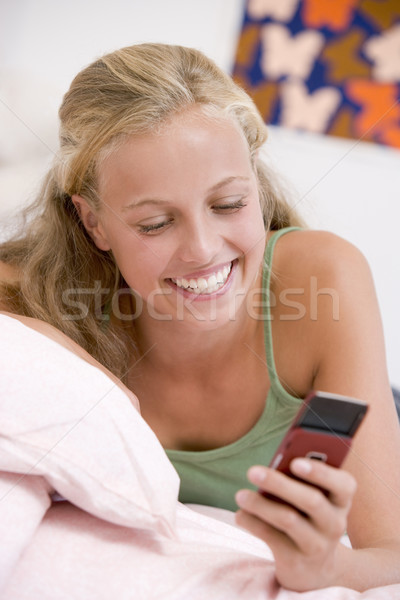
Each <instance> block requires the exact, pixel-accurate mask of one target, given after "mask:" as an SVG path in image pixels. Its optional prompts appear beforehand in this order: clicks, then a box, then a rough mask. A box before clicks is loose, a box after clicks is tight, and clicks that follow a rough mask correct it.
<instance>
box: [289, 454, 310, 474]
mask: <svg viewBox="0 0 400 600" xmlns="http://www.w3.org/2000/svg"><path fill="white" fill-rule="evenodd" d="M311 469H312V466H311V463H310V461H309V460H305V459H304V458H296V459H295V460H293V461H292V462H291V464H290V470H291V471H294V472H295V473H297V475H308V474H309V473H311Z"/></svg>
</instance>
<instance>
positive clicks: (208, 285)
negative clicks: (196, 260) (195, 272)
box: [167, 260, 237, 296]
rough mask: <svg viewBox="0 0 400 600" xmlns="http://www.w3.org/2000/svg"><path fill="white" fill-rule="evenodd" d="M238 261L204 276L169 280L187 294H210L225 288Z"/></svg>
mask: <svg viewBox="0 0 400 600" xmlns="http://www.w3.org/2000/svg"><path fill="white" fill-rule="evenodd" d="M236 263H237V261H236V260H235V261H233V262H231V263H228V264H227V265H224V266H223V267H220V268H218V269H216V270H215V271H214V272H211V273H210V274H208V275H207V276H202V277H197V278H194V277H191V278H185V277H182V278H180V277H177V278H170V279H169V280H167V281H169V282H171V283H172V284H173V285H174V286H176V287H177V288H178V289H179V290H182V293H184V294H185V295H193V296H210V295H212V294H215V293H217V292H219V291H220V290H222V288H224V289H225V287H226V284H227V282H228V281H229V280H230V275H231V273H232V270H233V267H234V266H235V265H236Z"/></svg>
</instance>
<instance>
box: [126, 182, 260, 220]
mask: <svg viewBox="0 0 400 600" xmlns="http://www.w3.org/2000/svg"><path fill="white" fill-rule="evenodd" d="M234 181H245V182H247V181H250V178H249V177H244V176H242V175H232V176H230V177H225V179H222V180H221V181H219V182H218V183H216V184H215V185H213V186H211V187H210V188H209V189H208V190H207V194H212V193H214V192H217V191H218V190H219V189H220V188H222V187H224V186H225V185H228V184H229V183H232V182H234ZM144 204H154V205H162V204H170V202H169V200H162V199H161V198H143V199H142V200H139V201H137V202H136V201H134V202H131V203H130V204H128V205H127V206H124V207H123V208H122V211H123V212H125V211H127V210H132V209H133V208H139V206H143V205H144Z"/></svg>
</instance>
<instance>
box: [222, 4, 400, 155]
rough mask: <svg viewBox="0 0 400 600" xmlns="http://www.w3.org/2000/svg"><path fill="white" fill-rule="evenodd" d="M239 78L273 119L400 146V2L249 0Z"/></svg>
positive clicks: (238, 62) (266, 117)
mask: <svg viewBox="0 0 400 600" xmlns="http://www.w3.org/2000/svg"><path fill="white" fill-rule="evenodd" d="M233 77H234V78H235V80H236V81H237V82H238V83H239V84H240V85H242V86H243V87H244V88H245V89H246V90H247V91H248V92H249V93H250V95H251V96H252V97H253V99H254V101H255V103H256V105H257V106H258V108H259V110H260V112H261V114H262V116H263V118H264V120H265V121H266V122H267V123H269V124H273V125H281V126H283V127H287V128H291V129H297V130H304V131H310V132H314V133H322V134H329V135H334V136H340V137H346V138H354V139H357V140H363V141H370V142H375V143H379V144H385V145H388V146H393V147H397V148H400V103H399V99H400V2H399V1H398V0H379V1H378V0H280V2H276V1H275V0H247V3H246V8H245V14H244V18H243V24H242V30H241V34H240V37H239V41H238V45H237V50H236V56H235V64H234V68H233Z"/></svg>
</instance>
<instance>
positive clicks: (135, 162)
mask: <svg viewBox="0 0 400 600" xmlns="http://www.w3.org/2000/svg"><path fill="white" fill-rule="evenodd" d="M249 164H250V153H249V148H248V144H247V141H246V138H245V136H244V134H243V132H242V130H241V128H240V126H239V125H238V123H237V122H236V120H235V119H234V118H232V117H230V116H227V115H224V114H221V113H218V112H217V111H216V110H215V111H214V110H210V109H209V108H208V107H207V109H204V108H201V107H192V108H190V109H187V110H185V111H183V112H181V113H179V114H178V115H174V116H173V117H171V118H170V119H169V120H168V121H166V122H164V123H163V124H161V125H160V126H159V127H157V129H156V130H155V131H151V132H150V133H145V134H140V135H132V136H129V137H127V138H126V139H124V140H123V141H122V142H121V143H120V144H119V145H118V146H117V147H115V148H114V149H113V150H111V151H109V152H108V153H107V154H106V155H105V157H104V158H103V160H102V161H101V163H100V165H99V171H98V172H99V181H98V183H99V191H101V190H102V189H103V190H105V188H109V187H110V186H114V185H117V184H119V185H121V184H122V183H123V182H124V181H126V182H127V181H128V179H129V181H130V182H132V181H133V180H136V182H137V184H138V185H139V186H140V184H141V183H142V184H144V183H146V184H148V183H149V181H150V182H152V183H154V184H157V182H160V181H162V182H164V183H166V182H168V183H171V182H172V180H173V178H174V174H175V173H179V177H180V180H181V181H182V184H183V183H184V179H185V173H187V174H188V175H190V177H191V178H192V180H193V179H195V178H196V173H195V172H193V171H194V169H198V171H199V175H201V176H202V177H203V178H204V177H206V175H207V174H208V175H209V176H210V177H214V176H217V171H218V170H222V171H229V170H231V171H236V170H238V169H239V170H240V169H243V168H245V167H247V166H248V165H249ZM229 174H234V173H228V174H227V175H229ZM193 183H195V181H193ZM140 187H141V186H140Z"/></svg>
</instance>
